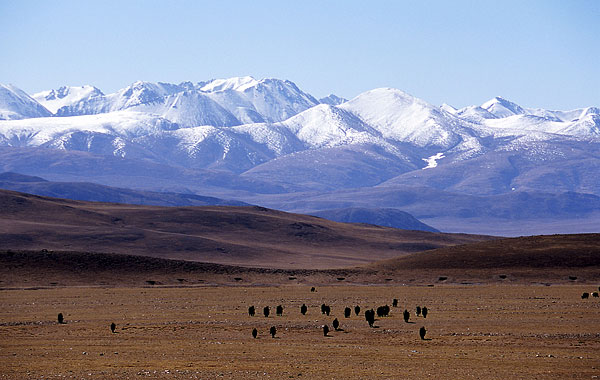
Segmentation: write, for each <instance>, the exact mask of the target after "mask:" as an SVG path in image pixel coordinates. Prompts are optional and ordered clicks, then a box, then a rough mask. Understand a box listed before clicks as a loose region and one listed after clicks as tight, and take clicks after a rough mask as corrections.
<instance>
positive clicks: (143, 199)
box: [0, 172, 248, 206]
mask: <svg viewBox="0 0 600 380" xmlns="http://www.w3.org/2000/svg"><path fill="white" fill-rule="evenodd" d="M0 188H1V189H6V190H13V191H19V192H23V193H29V194H35V195H43V196H48V197H55V198H65V199H73V200H81V201H91V202H110V203H127V204H137V205H153V206H209V205H219V206H247V205H248V204H247V203H244V202H240V201H232V200H224V199H219V198H215V197H203V196H200V195H195V194H181V193H159V192H152V191H141V190H131V189H122V188H116V187H109V186H103V185H98V184H95V183H89V182H51V181H47V180H45V179H43V178H40V177H32V176H26V175H22V174H18V173H11V172H6V173H0Z"/></svg>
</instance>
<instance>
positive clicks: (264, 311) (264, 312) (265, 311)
mask: <svg viewBox="0 0 600 380" xmlns="http://www.w3.org/2000/svg"><path fill="white" fill-rule="evenodd" d="M263 314H264V315H265V317H267V318H269V314H271V309H269V307H268V306H265V308H264V309H263Z"/></svg>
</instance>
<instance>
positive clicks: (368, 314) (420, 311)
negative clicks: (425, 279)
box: [248, 288, 429, 340]
mask: <svg viewBox="0 0 600 380" xmlns="http://www.w3.org/2000/svg"><path fill="white" fill-rule="evenodd" d="M313 289H314V288H313ZM313 289H311V291H314V290H313ZM392 307H398V299H396V298H394V300H393V301H392ZM307 311H308V307H307V306H306V304H302V306H300V313H301V314H302V315H306V313H307ZM428 312H429V310H428V309H427V308H426V307H421V306H417V307H416V314H417V316H423V318H427V314H428ZM275 313H276V314H277V316H283V306H282V305H278V306H277V307H276V308H275ZM330 313H331V306H329V305H326V304H322V305H321V314H324V315H327V316H329V314H330ZM270 314H271V308H270V307H269V306H265V307H264V308H263V315H264V316H265V317H266V318H268V317H269V315H270ZM354 314H356V315H357V316H358V315H359V314H360V306H358V305H357V306H354ZM389 314H390V306H388V305H384V306H379V307H377V309H375V310H373V309H368V310H365V312H364V316H365V320H366V321H367V323H368V324H369V327H376V326H375V315H377V317H378V318H382V317H387V316H389ZM248 315H250V316H251V317H254V316H255V315H256V307H254V305H252V306H250V307H248ZM351 315H352V309H351V308H350V307H346V308H345V309H344V317H345V318H350V316H351ZM402 316H403V318H404V322H406V323H410V322H409V319H410V312H409V311H408V310H406V309H405V310H404V312H403V313H402ZM332 326H333V328H334V330H335V331H340V330H341V329H340V321H339V320H338V319H337V318H335V319H334V320H333V322H332ZM329 331H330V330H329V326H328V325H326V324H325V325H323V335H324V336H329V335H328V334H329ZM426 333H427V330H426V329H425V326H423V327H421V328H420V329H419V336H420V337H421V340H425V334H426ZM269 334H271V336H272V337H273V338H275V335H276V334H277V328H276V327H275V326H271V328H270V329H269ZM257 336H258V330H257V329H256V328H254V329H252V337H254V338H256V337H257Z"/></svg>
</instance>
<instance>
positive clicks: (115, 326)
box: [110, 322, 117, 334]
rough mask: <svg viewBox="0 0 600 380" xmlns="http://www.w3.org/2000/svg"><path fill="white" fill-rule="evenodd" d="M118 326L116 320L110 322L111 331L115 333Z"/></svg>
mask: <svg viewBox="0 0 600 380" xmlns="http://www.w3.org/2000/svg"><path fill="white" fill-rule="evenodd" d="M116 328H117V325H115V323H114V322H113V323H111V324H110V332H112V333H113V334H114V333H115V329H116Z"/></svg>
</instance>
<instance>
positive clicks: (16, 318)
mask: <svg viewBox="0 0 600 380" xmlns="http://www.w3.org/2000/svg"><path fill="white" fill-rule="evenodd" d="M592 290H594V289H593V287H591V286H582V285H570V286H562V285H559V286H520V285H515V286H496V285H489V286H488V285H481V286H450V285H444V286H436V287H424V286H423V287H421V286H327V287H318V288H317V291H316V292H314V293H313V292H310V290H309V288H308V287H305V286H282V287H231V286H222V287H197V288H60V289H37V290H3V291H1V292H0V301H1V305H2V308H0V368H1V369H0V378H2V379H41V378H45V379H46V378H48V379H57V378H77V379H138V378H161V379H162V378H164V379H214V378H227V379H229V378H236V379H248V378H250V379H253V378H259V379H263V378H271V379H288V378H300V379H376V378H377V379H379V378H381V379H426V378H430V379H592V378H597V377H598V376H600V333H599V330H598V326H599V325H600V312H599V311H600V301H599V299H598V298H590V299H587V300H582V299H581V293H582V292H583V291H592ZM596 290H597V288H596ZM393 298H398V299H399V307H398V308H392V311H391V315H390V316H389V317H386V318H380V319H378V320H377V322H376V326H377V328H369V327H368V325H367V323H366V322H365V320H364V314H363V313H364V310H366V308H367V307H376V306H379V305H384V304H389V305H391V301H392V299H393ZM302 303H306V305H307V306H308V313H307V315H306V316H302V315H301V314H300V311H299V310H300V306H301V305H302ZM322 303H326V304H329V305H331V307H332V315H331V316H329V317H327V316H324V315H322V314H321V312H320V310H319V309H320V305H321V304H322ZM251 304H252V305H255V306H256V307H257V315H256V316H254V317H250V316H248V314H247V309H248V306H249V305H251ZM279 304H281V305H283V306H284V308H285V309H284V315H283V316H282V317H278V316H275V306H277V305H279ZM266 305H269V306H271V308H272V314H271V316H270V317H269V318H265V317H264V316H263V315H262V308H263V307H264V306H266ZM355 305H360V306H361V308H362V311H361V313H360V316H358V317H357V316H356V315H354V312H353V313H352V317H351V318H348V319H346V318H344V316H343V309H344V307H345V306H352V307H353V306H355ZM417 305H420V306H427V307H428V309H429V311H430V312H429V315H428V316H427V318H426V319H424V318H423V317H416V316H415V312H414V310H415V306H417ZM405 308H407V309H409V311H410V312H411V321H414V322H415V323H408V324H407V323H405V322H404V321H403V319H402V311H403V310H404V309H405ZM59 312H62V313H63V314H64V317H65V321H66V324H62V325H59V324H58V323H57V322H56V317H57V314H58V313H59ZM336 317H337V318H338V320H339V321H340V322H341V326H340V327H341V328H342V329H343V331H332V332H330V334H329V335H330V337H323V333H322V330H321V326H322V325H323V324H325V323H326V324H328V325H329V327H330V328H331V329H332V330H333V328H332V327H331V322H332V321H333V319H334V318H336ZM111 322H115V323H116V325H117V329H116V333H114V334H113V333H111V332H110V328H109V326H110V323H111ZM271 326H276V327H277V337H276V338H275V339H272V338H271V336H270V335H269V334H268V330H269V328H270V327H271ZM421 326H425V327H426V328H427V331H428V333H427V338H430V340H426V341H421V340H420V339H419V336H418V329H419V328H420V327H421ZM254 327H256V328H257V329H258V331H259V335H258V339H256V340H255V339H253V338H252V336H251V331H252V329H253V328H254Z"/></svg>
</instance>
